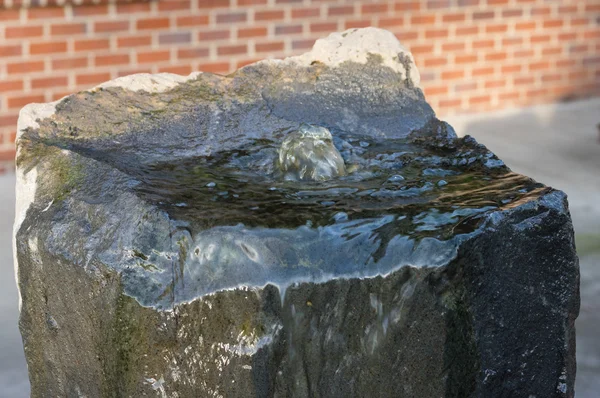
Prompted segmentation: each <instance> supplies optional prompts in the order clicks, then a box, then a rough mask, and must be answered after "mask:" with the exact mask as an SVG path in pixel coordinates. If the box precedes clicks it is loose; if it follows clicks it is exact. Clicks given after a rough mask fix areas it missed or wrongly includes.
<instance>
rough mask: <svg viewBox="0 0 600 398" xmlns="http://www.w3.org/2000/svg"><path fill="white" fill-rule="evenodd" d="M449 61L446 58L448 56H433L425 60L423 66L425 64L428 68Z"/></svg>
mask: <svg viewBox="0 0 600 398" xmlns="http://www.w3.org/2000/svg"><path fill="white" fill-rule="evenodd" d="M447 62H448V60H447V59H446V57H432V58H427V59H425V61H424V62H423V66H425V67H426V68H431V67H436V66H442V65H446V63H447Z"/></svg>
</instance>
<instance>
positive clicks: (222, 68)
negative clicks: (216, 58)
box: [198, 62, 230, 73]
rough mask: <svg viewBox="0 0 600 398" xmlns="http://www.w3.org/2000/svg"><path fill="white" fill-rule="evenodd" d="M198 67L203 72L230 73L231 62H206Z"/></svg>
mask: <svg viewBox="0 0 600 398" xmlns="http://www.w3.org/2000/svg"><path fill="white" fill-rule="evenodd" d="M198 69H199V70H201V71H202V72H210V73H229V70H230V68H229V63H228V62H213V63H205V64H200V65H198Z"/></svg>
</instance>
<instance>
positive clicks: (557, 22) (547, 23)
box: [542, 19, 563, 28]
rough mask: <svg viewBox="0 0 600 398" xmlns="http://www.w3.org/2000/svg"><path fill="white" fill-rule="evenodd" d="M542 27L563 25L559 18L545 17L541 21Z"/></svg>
mask: <svg viewBox="0 0 600 398" xmlns="http://www.w3.org/2000/svg"><path fill="white" fill-rule="evenodd" d="M542 26H543V27H544V28H560V27H562V26H563V21H562V20H561V19H547V20H545V21H544V22H543V23H542Z"/></svg>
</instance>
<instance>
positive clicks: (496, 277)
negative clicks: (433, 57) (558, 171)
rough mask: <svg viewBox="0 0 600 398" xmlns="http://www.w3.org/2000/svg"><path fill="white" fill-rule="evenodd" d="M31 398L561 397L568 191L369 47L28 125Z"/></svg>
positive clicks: (402, 58)
mask: <svg viewBox="0 0 600 398" xmlns="http://www.w3.org/2000/svg"><path fill="white" fill-rule="evenodd" d="M17 145H18V156H17V174H18V182H17V216H16V217H17V219H16V222H15V230H14V231H15V263H16V266H17V271H18V272H17V273H18V281H17V282H18V285H19V288H20V295H21V299H22V302H21V317H20V328H21V332H22V335H23V342H24V347H25V353H26V357H27V362H28V365H29V374H30V379H31V384H32V397H62V396H73V397H84V396H85V397H141V396H157V397H180V398H183V397H228V398H229V397H499V396H522V397H573V395H574V392H573V386H574V379H575V332H574V321H575V318H576V316H577V314H578V311H579V291H578V287H579V274H578V261H577V256H576V253H575V247H574V240H573V228H572V224H571V218H570V215H569V212H568V207H567V201H566V195H565V194H564V193H562V192H560V191H557V190H555V189H552V188H550V187H547V186H545V185H543V184H541V183H538V182H536V181H533V180H532V179H530V178H528V177H526V176H522V175H519V174H516V173H513V172H511V170H510V169H509V168H508V167H506V166H505V165H504V163H503V162H502V161H501V160H499V159H498V158H497V157H496V156H495V155H494V154H493V153H491V152H490V151H489V150H487V149H486V148H485V147H484V146H483V145H481V144H478V143H477V142H476V141H475V140H474V139H473V138H471V137H464V138H457V136H456V134H455V133H454V131H453V129H452V127H451V126H449V125H448V124H447V123H445V122H442V121H440V120H438V119H437V118H436V117H435V114H434V112H433V110H432V109H431V107H430V106H429V105H428V104H427V102H426V101H425V99H424V96H423V93H422V91H421V89H420V88H419V74H418V71H417V69H416V67H415V65H414V62H413V58H412V56H411V54H410V53H409V52H408V51H407V50H406V49H405V48H404V47H402V46H401V45H400V43H398V41H397V40H396V39H395V37H394V36H393V35H392V34H391V33H389V32H386V31H383V30H378V29H373V28H369V29H360V30H349V31H346V32H343V33H336V34H332V35H330V36H329V37H327V38H326V39H322V40H319V41H317V42H316V44H315V47H314V48H313V50H312V51H311V52H309V53H307V54H304V55H302V56H299V57H292V58H288V59H285V60H266V61H262V62H258V63H256V64H253V65H249V66H246V67H244V68H242V69H240V70H238V71H236V72H235V73H233V74H231V75H229V76H218V75H214V74H209V73H195V74H192V75H190V76H187V77H181V76H177V75H170V74H158V75H133V76H128V77H124V78H120V79H116V80H113V81H111V82H108V83H105V84H103V85H101V86H99V87H96V88H94V89H92V90H90V91H85V92H80V93H78V94H73V95H70V96H68V97H65V98H63V99H62V100H60V101H57V102H54V103H51V104H32V105H29V106H26V107H25V108H24V109H23V110H22V111H21V115H20V118H19V133H18V139H17Z"/></svg>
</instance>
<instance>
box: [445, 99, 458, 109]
mask: <svg viewBox="0 0 600 398" xmlns="http://www.w3.org/2000/svg"><path fill="white" fill-rule="evenodd" d="M460 103H461V99H442V100H440V108H458V107H459V106H460Z"/></svg>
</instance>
